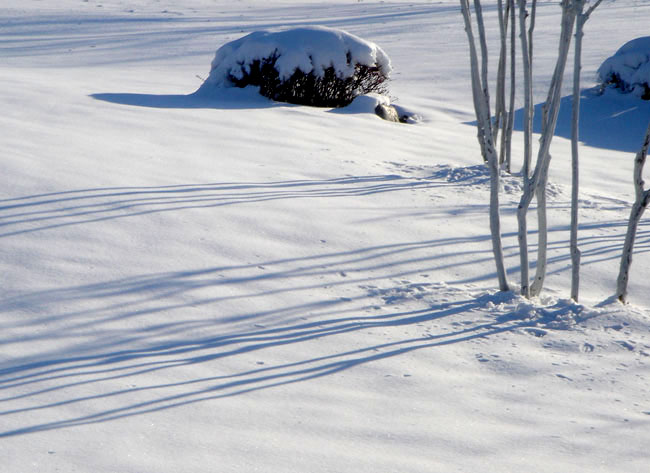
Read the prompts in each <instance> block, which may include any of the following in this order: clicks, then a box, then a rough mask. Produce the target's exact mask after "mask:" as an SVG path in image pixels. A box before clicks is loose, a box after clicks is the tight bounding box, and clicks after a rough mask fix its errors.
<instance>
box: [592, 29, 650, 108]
mask: <svg viewBox="0 0 650 473" xmlns="http://www.w3.org/2000/svg"><path fill="white" fill-rule="evenodd" d="M598 77H599V79H600V81H601V83H602V84H603V86H613V87H615V88H618V89H620V90H621V91H622V92H625V93H629V92H631V93H633V94H635V95H637V96H639V97H642V98H644V99H646V100H650V36H645V37H642V38H637V39H633V40H632V41H629V42H627V43H625V44H624V45H623V46H622V47H621V48H620V49H619V50H618V51H616V54H614V55H613V56H612V57H610V58H608V59H607V60H605V62H603V64H602V65H601V66H600V67H599V68H598Z"/></svg>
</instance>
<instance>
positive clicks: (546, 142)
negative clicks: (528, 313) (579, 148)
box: [530, 0, 576, 296]
mask: <svg viewBox="0 0 650 473" xmlns="http://www.w3.org/2000/svg"><path fill="white" fill-rule="evenodd" d="M575 18H576V12H575V10H574V9H573V4H572V2H571V0H563V1H562V29H561V32H560V45H559V52H558V58H557V62H556V64H555V71H554V73H553V80H552V81H551V89H550V90H549V96H548V98H547V100H546V104H545V107H546V110H545V113H544V115H545V117H544V120H543V122H544V124H543V127H542V137H541V139H540V149H539V154H538V157H537V158H538V162H537V164H536V166H535V172H534V173H533V175H535V174H538V175H537V178H536V179H534V185H533V186H532V187H534V188H535V192H536V194H537V195H538V197H539V196H540V195H541V194H543V193H545V192H546V183H547V180H548V170H549V166H550V162H551V154H550V152H549V150H550V147H551V141H552V140H553V135H554V133H555V125H556V124H557V117H558V114H559V112H560V99H561V98H562V79H563V77H564V69H565V68H566V63H567V58H568V54H569V48H570V46H571V36H572V34H573V26H574V24H575ZM538 170H539V171H540V172H539V173H538V172H537V171H538ZM538 187H541V188H540V189H537V188H538ZM544 200H545V199H544ZM538 204H541V203H540V202H539V201H538ZM537 219H538V230H539V244H538V245H537V267H536V268H535V279H534V281H533V283H532V285H531V291H530V292H531V295H532V296H537V295H539V293H540V292H541V291H542V287H543V286H544V278H545V276H546V265H547V248H548V244H547V243H548V235H547V229H546V207H545V206H542V205H538V212H537Z"/></svg>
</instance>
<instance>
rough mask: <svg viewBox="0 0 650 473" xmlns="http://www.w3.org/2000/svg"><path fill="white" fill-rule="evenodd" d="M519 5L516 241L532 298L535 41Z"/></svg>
mask: <svg viewBox="0 0 650 473" xmlns="http://www.w3.org/2000/svg"><path fill="white" fill-rule="evenodd" d="M517 1H518V2H519V38H520V40H521V53H522V64H523V74H524V163H523V166H522V170H521V173H522V176H523V186H524V190H523V196H522V199H521V201H520V202H519V206H518V207H517V239H518V242H519V264H520V268H521V294H522V295H523V296H525V297H530V286H529V279H530V276H529V259H528V223H527V219H526V214H527V213H528V207H529V206H530V201H531V200H532V196H533V192H532V191H531V189H530V185H531V181H530V164H531V157H532V146H533V141H532V138H533V84H532V73H531V68H530V52H529V51H530V45H529V41H530V40H531V39H532V38H530V37H529V36H527V35H526V18H527V17H528V12H527V11H526V0H517ZM524 197H525V198H524Z"/></svg>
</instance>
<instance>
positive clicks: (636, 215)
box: [616, 125, 650, 303]
mask: <svg viewBox="0 0 650 473" xmlns="http://www.w3.org/2000/svg"><path fill="white" fill-rule="evenodd" d="M649 144H650V125H648V129H647V131H646V134H645V139H644V140H643V146H641V149H640V150H639V152H638V153H637V155H636V158H635V160H634V190H635V194H636V199H635V200H634V205H632V211H631V212H630V219H629V221H628V225H627V235H626V236H625V244H624V245H623V255H622V256H621V265H620V268H619V272H618V278H617V283H616V298H617V299H618V300H619V301H621V302H622V303H626V302H627V283H628V281H629V274H630V266H631V265H632V253H633V252H634V240H635V239H636V231H637V228H638V226H639V221H640V220H641V216H642V215H643V212H644V211H645V209H646V208H647V207H648V204H649V203H650V189H647V190H644V184H645V183H644V182H643V167H644V166H645V161H646V158H647V156H648V145H649Z"/></svg>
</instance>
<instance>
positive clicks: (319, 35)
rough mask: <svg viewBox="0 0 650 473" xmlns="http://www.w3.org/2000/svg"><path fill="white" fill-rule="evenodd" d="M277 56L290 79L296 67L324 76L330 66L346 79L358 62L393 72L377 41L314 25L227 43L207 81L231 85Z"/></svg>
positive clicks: (283, 77)
mask: <svg viewBox="0 0 650 473" xmlns="http://www.w3.org/2000/svg"><path fill="white" fill-rule="evenodd" d="M274 56H276V57H277V60H276V61H275V66H274V67H275V69H276V70H277V71H278V74H279V78H280V80H287V79H289V78H290V77H291V76H292V75H293V74H294V72H295V71H296V70H300V71H302V72H304V73H305V74H309V73H311V72H313V73H314V75H315V76H317V77H323V75H324V74H325V72H326V70H327V69H328V68H330V67H333V68H334V71H335V72H336V76H337V77H338V78H339V79H347V78H349V77H352V76H353V75H354V73H355V65H361V66H367V67H372V68H378V69H379V70H380V72H381V73H382V74H383V75H384V76H386V77H387V76H388V75H389V74H390V72H391V65H390V59H389V58H388V55H387V54H386V53H385V52H384V51H383V50H382V49H381V48H380V47H379V46H377V45H376V44H374V43H372V42H369V41H366V40H363V39H361V38H359V37H357V36H355V35H353V34H350V33H347V32H345V31H342V30H337V29H333V28H327V27H323V26H311V27H303V28H294V29H290V30H286V31H279V32H270V31H256V32H254V33H250V34H249V35H247V36H244V37H243V38H240V39H238V40H235V41H232V42H230V43H227V44H224V45H223V46H221V47H220V48H219V49H218V50H217V53H216V55H215V57H214V59H213V60H212V65H211V70H210V76H209V77H208V79H207V81H206V82H207V83H211V84H213V85H232V81H231V80H230V78H231V77H234V78H236V79H241V78H242V77H243V76H244V75H245V74H246V73H250V66H251V64H253V63H254V62H255V61H263V60H264V59H266V58H270V57H274Z"/></svg>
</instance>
